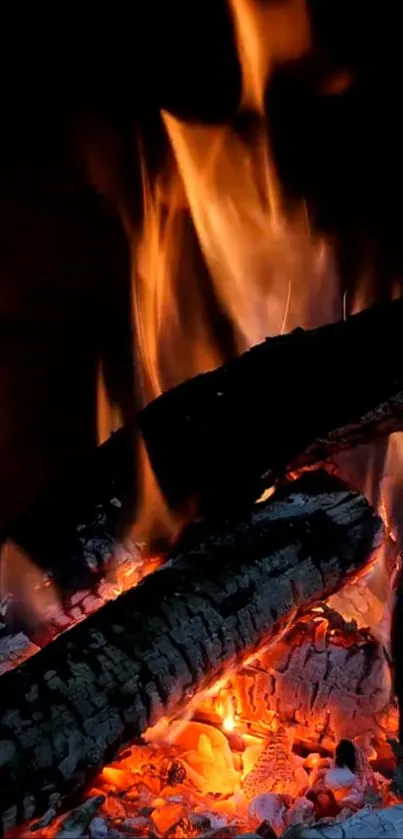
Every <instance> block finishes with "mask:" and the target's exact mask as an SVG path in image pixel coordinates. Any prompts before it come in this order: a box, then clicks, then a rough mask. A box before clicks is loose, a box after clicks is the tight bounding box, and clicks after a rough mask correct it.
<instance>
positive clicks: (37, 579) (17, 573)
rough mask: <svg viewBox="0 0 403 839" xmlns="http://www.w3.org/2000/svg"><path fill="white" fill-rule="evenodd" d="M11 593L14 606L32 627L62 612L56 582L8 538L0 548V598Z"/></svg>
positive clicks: (18, 613)
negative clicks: (47, 576) (46, 575)
mask: <svg viewBox="0 0 403 839" xmlns="http://www.w3.org/2000/svg"><path fill="white" fill-rule="evenodd" d="M6 594H8V595H11V597H12V601H13V604H14V605H13V608H14V609H15V612H16V613H17V615H18V616H19V617H20V618H24V619H25V620H28V621H29V622H30V624H31V626H32V627H35V626H39V625H42V624H44V623H46V622H47V621H51V620H52V619H53V618H54V617H55V616H57V615H58V614H59V613H60V612H61V603H60V598H59V595H58V592H57V589H56V586H55V585H54V583H53V582H52V580H51V579H50V578H46V577H45V574H44V573H43V572H41V571H40V569H39V568H38V566H37V565H35V563H34V562H33V561H32V560H31V559H30V557H29V556H28V554H27V553H25V551H23V550H22V548H20V547H18V546H17V545H15V544H14V543H13V542H11V541H8V542H6V543H5V544H4V545H3V547H2V549H1V552H0V599H1V598H2V597H3V596H4V595H6Z"/></svg>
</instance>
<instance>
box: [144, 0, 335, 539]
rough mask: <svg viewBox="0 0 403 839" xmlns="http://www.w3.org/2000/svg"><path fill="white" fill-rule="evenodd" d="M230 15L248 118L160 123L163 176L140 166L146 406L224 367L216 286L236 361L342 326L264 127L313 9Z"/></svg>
mask: <svg viewBox="0 0 403 839" xmlns="http://www.w3.org/2000/svg"><path fill="white" fill-rule="evenodd" d="M230 8H231V11H232V16H233V22H234V31H235V38H236V43H237V49H238V54H239V59H240V63H241V68H242V77H243V90H242V98H241V105H240V110H239V115H238V116H237V118H236V119H235V120H234V122H233V124H225V125H218V126H217V125H215V126H206V125H199V124H189V123H185V122H183V121H181V120H179V119H177V118H175V117H173V116H172V115H171V114H169V113H167V112H163V113H162V120H163V124H164V126H165V129H166V134H167V138H168V141H169V146H170V152H169V156H168V157H167V160H166V165H165V167H164V169H163V171H160V172H159V173H158V174H157V176H151V174H150V171H149V167H148V166H147V162H146V159H145V155H144V154H143V155H142V173H143V194H144V202H143V203H144V221H143V228H142V232H141V236H140V240H139V241H137V240H135V238H134V237H133V265H134V269H133V288H134V312H135V324H136V332H137V342H138V347H139V354H140V366H141V377H140V378H141V385H142V399H143V402H144V403H146V402H148V401H149V400H150V399H152V398H153V397H155V396H157V395H158V394H160V393H161V392H162V391H164V390H166V389H168V388H170V387H172V386H174V385H176V384H178V383H179V382H181V381H183V380H184V379H186V378H189V377H191V376H192V375H195V374H197V373H199V372H203V371H205V370H208V369H211V368H213V367H215V366H217V365H218V364H220V363H222V361H223V360H224V355H225V349H224V347H223V341H222V336H221V335H220V334H218V333H219V330H217V329H215V330H214V329H213V328H212V324H211V317H209V309H208V305H209V304H208V303H207V302H206V288H208V287H209V295H210V304H211V299H213V300H214V301H215V305H216V306H217V307H218V310H219V311H221V312H224V313H225V317H226V318H227V320H228V322H229V324H230V326H231V330H232V335H233V346H232V352H233V351H234V349H235V351H236V352H242V351H244V350H245V349H247V348H248V347H250V346H251V345H252V344H255V343H257V342H258V341H261V340H263V339H264V338H265V337H266V336H267V335H270V334H276V333H278V332H284V331H286V330H289V329H291V328H293V327H295V326H297V325H306V326H312V325H315V324H317V323H319V322H325V321H329V320H333V319H334V318H336V317H338V316H341V305H342V301H341V296H340V293H339V291H338V288H337V281H336V275H335V272H334V270H333V267H332V257H331V251H330V248H329V247H328V245H327V243H326V242H324V241H323V240H320V239H319V238H318V237H315V236H313V235H312V233H311V230H310V226H309V222H308V216H307V212H306V208H305V206H304V205H301V206H297V207H295V206H293V207H290V206H287V202H286V201H285V199H284V196H283V194H282V190H281V185H280V181H279V177H278V174H277V169H276V164H275V159H274V156H273V153H272V150H271V138H270V130H269V126H268V123H267V119H266V116H265V104H264V100H265V91H266V87H267V82H268V80H269V77H270V74H271V71H272V68H273V67H274V66H275V65H276V64H278V63H279V62H282V61H285V60H290V59H295V58H298V57H300V56H301V55H303V54H304V53H305V52H306V51H307V50H308V49H309V46H310V42H311V29H310V19H309V14H308V10H307V4H306V2H305V0H286V1H285V2H284V0H283V1H282V2H274V3H270V4H262V3H259V2H258V1H257V0H236V2H235V0H231V2H230ZM147 470H148V473H149V472H150V467H149V464H148V466H147ZM153 504H155V495H153V496H152V498H151V497H150V494H148V495H147V497H146V496H145V497H144V499H143V511H144V508H146V507H148V511H147V510H146V514H147V516H148V517H150V506H153ZM161 504H162V499H161V498H160V499H159V503H158V508H159V510H160V513H159V515H158V516H157V518H159V519H160V520H161V519H162V518H164V517H166V511H165V512H164V514H162V506H163V505H162V506H161ZM153 518H155V517H153V516H151V519H153ZM146 529H147V528H146Z"/></svg>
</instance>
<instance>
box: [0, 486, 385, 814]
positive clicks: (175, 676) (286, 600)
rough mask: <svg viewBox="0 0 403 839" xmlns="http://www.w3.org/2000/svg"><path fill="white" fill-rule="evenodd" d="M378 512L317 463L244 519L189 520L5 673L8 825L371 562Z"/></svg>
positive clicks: (0, 724)
mask: <svg viewBox="0 0 403 839" xmlns="http://www.w3.org/2000/svg"><path fill="white" fill-rule="evenodd" d="M380 529H381V525H380V522H379V519H378V518H377V517H376V516H375V514H374V512H373V510H372V509H371V508H370V507H369V505H368V503H367V502H366V500H365V499H364V498H363V497H362V496H361V495H359V494H357V493H354V492H351V491H349V490H348V489H347V488H346V487H345V485H344V484H343V483H342V482H340V481H339V480H337V479H335V478H333V477H330V476H327V475H326V474H322V473H317V474H315V473H310V474H307V475H305V476H304V477H303V478H301V479H300V480H299V481H296V482H295V483H294V484H293V485H292V486H291V487H289V488H287V489H286V490H283V491H281V492H279V493H278V495H277V496H276V497H275V498H272V499H270V500H269V501H267V502H265V503H263V504H261V505H258V506H256V507H254V508H253V509H252V510H251V511H250V512H249V514H248V515H247V516H245V517H244V518H243V519H241V520H238V521H227V522H225V523H223V524H221V526H219V527H218V526H217V528H216V529H215V530H210V531H206V530H205V529H204V528H203V527H201V528H200V529H199V528H198V527H195V528H194V529H193V531H191V532H188V535H187V539H186V540H183V541H182V544H181V545H179V546H178V547H177V549H176V552H175V553H174V554H173V555H172V556H171V558H170V561H169V562H168V563H166V564H165V566H163V568H162V569H161V570H158V571H156V572H155V573H154V574H152V575H151V576H150V577H148V578H146V579H145V580H144V581H143V582H142V583H141V584H140V585H139V586H137V587H136V588H134V589H132V590H130V591H128V592H127V593H125V594H123V595H121V596H120V597H119V598H118V599H117V600H115V601H113V602H111V603H109V604H107V605H106V606H104V607H103V608H102V609H100V610H99V611H98V612H96V613H95V614H93V615H92V616H91V617H89V618H88V619H87V620H85V621H84V622H82V623H80V624H78V625H77V626H75V627H74V628H73V629H71V630H70V631H68V632H66V633H65V634H63V635H61V636H59V638H57V639H56V640H55V641H53V642H52V643H51V644H49V645H48V646H47V647H45V648H44V649H43V650H41V652H39V653H38V654H37V655H34V656H33V657H32V658H31V659H30V660H28V661H27V662H25V663H24V664H23V665H21V666H20V667H18V668H17V669H15V670H14V671H11V672H9V673H6V674H4V675H3V676H2V678H1V694H0V789H1V797H0V824H2V826H3V829H7V828H8V827H11V826H12V825H13V824H14V823H15V822H16V821H18V820H19V819H24V818H31V817H32V816H33V815H34V813H35V812H40V811H42V810H43V809H45V808H46V807H47V806H49V802H50V801H51V798H52V795H53V794H54V793H56V792H59V793H65V792H68V791H70V790H72V789H74V788H80V787H82V786H84V784H85V783H86V782H87V781H88V780H89V779H90V777H91V776H92V774H93V773H94V772H95V771H96V770H98V769H99V768H100V767H101V766H102V765H103V763H105V762H106V761H107V760H108V759H110V758H111V757H112V756H113V755H114V754H115V753H116V751H117V749H118V748H119V747H120V746H121V745H122V744H124V743H125V742H128V741H129V740H130V739H132V738H134V737H136V736H139V735H141V734H142V732H144V730H145V729H146V728H147V727H148V726H150V725H153V724H155V723H157V722H158V720H159V719H160V718H161V717H162V716H164V715H166V714H172V713H174V712H177V711H178V710H180V708H181V707H182V706H183V704H184V703H185V702H187V701H188V700H189V698H190V697H191V696H193V695H194V694H196V693H197V692H198V691H199V690H200V689H203V688H205V687H207V686H208V685H210V684H211V683H212V682H214V681H215V680H216V679H217V678H218V677H220V676H221V675H223V674H224V673H225V671H226V668H227V667H228V666H229V665H231V664H234V662H235V661H236V660H238V661H239V660H240V659H241V658H242V656H243V655H244V654H245V653H246V652H247V653H250V652H251V651H253V650H254V649H256V648H257V647H258V646H259V644H261V643H262V641H263V640H265V641H267V639H270V638H274V637H275V636H276V634H277V633H279V632H280V631H281V630H282V629H283V627H284V626H285V625H287V622H288V621H289V620H291V619H292V618H293V616H295V614H296V612H297V610H305V609H307V608H309V606H310V605H312V602H314V601H316V600H317V599H318V598H322V597H327V596H329V595H330V594H331V593H332V592H333V591H335V590H336V589H337V588H338V587H340V585H341V584H342V583H344V582H345V580H346V578H348V576H349V575H354V574H355V573H356V572H357V571H358V570H359V569H361V568H362V567H363V566H365V564H366V562H367V561H368V557H369V555H370V554H371V552H372V550H373V547H374V544H375V543H377V542H378V541H379V538H380Z"/></svg>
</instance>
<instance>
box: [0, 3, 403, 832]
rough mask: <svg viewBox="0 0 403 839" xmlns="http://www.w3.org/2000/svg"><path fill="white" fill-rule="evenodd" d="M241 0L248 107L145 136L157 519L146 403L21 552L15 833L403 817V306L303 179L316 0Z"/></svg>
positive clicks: (10, 684) (1, 640)
mask: <svg viewBox="0 0 403 839" xmlns="http://www.w3.org/2000/svg"><path fill="white" fill-rule="evenodd" d="M230 8H231V12H232V16H233V24H234V33H235V39H236V43H237V48H238V54H239V58H240V63H241V68H242V74H243V94H242V101H241V103H240V108H239V114H238V115H237V118H236V119H235V120H234V121H233V123H231V124H230V123H228V124H226V125H220V126H202V125H197V124H190V123H186V122H184V121H181V120H179V119H177V118H176V117H173V116H172V115H171V114H169V113H167V112H163V113H162V114H161V121H162V125H163V127H164V132H165V139H166V143H167V153H166V157H165V159H164V162H163V164H162V165H161V166H160V168H159V169H158V171H157V172H155V169H154V168H152V167H151V166H150V164H149V159H148V149H147V148H146V147H145V146H144V143H142V142H140V143H139V155H140V158H141V166H142V176H143V181H142V182H143V197H144V219H143V226H142V229H141V230H140V231H139V230H138V229H137V228H136V227H135V226H134V225H133V222H132V220H131V218H130V215H129V214H128V213H127V212H126V211H125V208H124V207H123V206H122V207H120V208H119V209H120V212H121V215H122V220H123V223H124V226H125V229H126V231H127V234H128V237H129V240H130V245H131V248H132V267H133V298H134V322H135V331H136V346H137V349H138V365H139V370H138V373H139V375H138V379H139V382H140V390H141V400H142V411H141V413H140V417H139V428H140V432H141V440H140V444H139V446H138V467H139V472H140V474H141V490H142V492H141V499H140V504H139V508H138V510H137V514H136V520H135V524H134V526H133V527H132V528H131V530H130V533H129V535H128V534H127V533H126V534H125V536H124V537H122V535H121V519H122V510H123V509H124V507H125V506H126V503H127V494H128V480H127V465H128V463H129V462H131V461H132V457H133V440H134V437H135V431H136V434H137V433H138V429H136V430H135V431H134V429H133V428H127V427H125V428H121V429H120V430H118V431H117V432H116V433H115V434H114V435H112V437H111V438H110V439H108V440H107V441H106V442H104V443H103V444H102V445H101V446H100V447H99V449H98V450H97V453H96V456H95V460H94V461H93V462H92V463H91V464H90V466H89V470H90V472H91V475H92V477H91V480H90V481H87V482H86V481H84V489H83V488H82V487H81V488H78V487H72V488H69V490H68V492H69V494H70V496H71V495H73V496H74V497H75V495H76V494H77V499H78V497H79V499H78V500H77V504H76V505H75V506H74V505H73V507H71V509H74V515H72V514H71V512H70V515H69V517H68V518H67V519H66V518H64V517H63V507H64V501H63V498H64V496H63V494H62V495H61V496H59V495H56V494H55V496H54V497H53V498H52V499H47V500H46V502H45V503H41V504H39V505H38V507H37V508H36V509H34V510H33V511H32V513H31V514H30V516H28V517H26V518H24V519H23V520H21V521H19V522H17V523H15V526H14V529H13V532H12V533H11V534H10V536H11V538H10V541H9V542H8V543H7V545H6V546H5V548H4V550H3V556H2V561H1V578H0V586H1V592H0V593H1V596H2V600H1V602H0V608H1V618H0V619H1V622H2V623H1V633H2V634H1V637H0V680H1V695H0V791H1V793H0V833H1V832H3V834H4V835H5V836H7V837H19V836H27V835H31V834H32V836H35V834H36V835H38V836H41V837H42V836H43V837H65V839H67V837H81V836H83V837H84V836H85V837H87V836H88V837H92V839H102V838H103V837H105V839H107V837H109V836H111V837H126V836H127V837H128V836H136V837H137V836H139V837H154V836H156V837H167V839H176V837H177V839H181V837H183V839H185V837H215V839H224V837H236V836H241V835H243V834H248V835H250V834H253V835H254V836H256V837H261V839H273V837H275V836H289V837H290V839H291V838H292V837H297V836H298V837H301V839H304V837H306V839H308V837H311V838H312V839H314V837H318V839H319V837H324V836H326V837H333V836H334V837H338V836H343V837H344V839H350V838H351V839H354V837H360V836H362V837H364V836H370V835H374V836H375V835H380V834H382V835H384V836H390V837H392V836H396V837H399V836H402V835H403V799H402V798H401V797H400V796H401V794H402V784H401V779H400V775H399V766H400V763H399V761H400V759H401V756H402V752H401V747H400V745H399V739H400V734H401V727H402V724H401V710H402V708H401V707H400V705H401V703H402V702H403V688H402V684H401V681H402V674H401V672H400V671H401V661H403V654H401V650H400V641H399V625H400V623H399V622H401V614H400V611H399V609H401V606H399V604H400V596H401V595H400V588H399V586H400V550H401V545H400V535H399V520H398V515H397V512H396V507H397V498H398V496H397V494H396V493H397V490H398V479H399V472H400V458H401V454H400V446H401V441H400V437H399V432H401V430H402V429H403V374H402V371H401V369H400V366H399V364H400V361H399V359H400V347H399V343H400V327H401V324H402V322H403V315H402V311H403V309H402V305H403V304H402V301H401V300H392V301H390V302H387V303H383V304H382V305H378V306H376V305H375V306H374V307H369V308H367V304H368V303H369V302H370V301H368V300H365V299H364V297H363V298H362V299H355V300H348V299H347V298H346V295H345V294H340V293H339V279H338V276H337V272H336V269H335V261H334V258H333V252H332V244H331V242H330V241H327V240H326V239H325V238H324V237H323V236H319V234H317V233H316V232H315V231H314V230H312V228H311V224H310V219H309V214H308V211H307V208H306V206H305V205H304V204H303V203H300V204H296V203H295V202H290V201H289V200H288V199H287V198H286V196H285V195H284V194H283V191H282V187H281V182H280V178H279V176H278V173H277V170H276V165H275V160H274V156H273V154H272V151H271V132H270V125H269V124H268V119H267V113H266V108H265V91H266V87H267V83H268V80H269V79H270V74H271V73H272V70H273V68H275V67H276V66H277V65H278V64H281V63H282V62H285V61H296V60H298V59H300V58H302V57H303V56H305V55H306V54H307V53H309V50H310V49H311V48H312V39H313V37H314V36H313V33H312V31H311V22H310V17H309V11H308V8H307V5H306V3H305V0H286V1H285V2H274V3H268V4H261V3H258V2H256V0H232V2H230ZM350 83H352V80H351V77H350V76H349V75H348V74H347V75H346V73H345V72H344V71H343V72H342V73H340V74H339V75H337V73H335V74H334V75H333V77H332V79H330V80H327V86H328V92H329V95H336V96H337V95H339V94H340V93H342V92H343V91H344V90H345V87H346V86H348V85H349V84H350ZM206 289H207V290H206ZM374 335H376V336H377V340H376V346H374ZM322 365H323V367H324V368H325V372H326V375H323V374H322V372H321V371H320V367H321V366H322ZM376 439H378V442H379V440H384V441H387V442H385V446H384V458H383V463H382V469H381V470H380V474H379V475H375V474H374V472H373V471H372V465H371V457H370V455H371V451H372V452H373V448H372V449H371V446H372V447H373V445H374V441H375V440H376ZM136 440H137V438H136ZM363 464H364V466H363ZM370 485H371V486H372V488H371V490H370V489H369V487H370ZM61 511H62V512H61ZM49 521H50V522H51V523H52V524H51V528H50V530H49V526H48V523H49ZM46 534H48V535H46ZM49 534H50V535H49ZM46 539H48V544H45V542H46ZM57 539H58V540H60V541H62V542H63V544H64V546H65V547H64V548H61V560H60V575H59V576H58V574H57V573H55V570H54V569H55V563H53V571H52V573H45V570H46V567H47V566H50V565H51V562H50V560H51V557H52V555H53V554H54V551H55V550H58V543H57V541H56V540H57ZM156 546H157V547H156ZM76 575H77V576H78V577H80V575H81V583H80V585H78V584H77V585H75V584H74V580H75V579H76ZM83 577H85V583H82V578H83ZM67 578H68V579H69V591H66V586H65V581H66V579H67ZM61 580H63V588H64V595H63V597H61V594H60V583H61ZM392 618H393V619H392ZM395 694H396V698H395Z"/></svg>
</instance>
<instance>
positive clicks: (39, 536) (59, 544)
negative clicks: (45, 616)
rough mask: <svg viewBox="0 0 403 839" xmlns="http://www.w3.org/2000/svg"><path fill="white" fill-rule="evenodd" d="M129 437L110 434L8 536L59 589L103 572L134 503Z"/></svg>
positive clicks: (84, 583) (128, 431) (131, 436)
mask: <svg viewBox="0 0 403 839" xmlns="http://www.w3.org/2000/svg"><path fill="white" fill-rule="evenodd" d="M134 439H135V438H134V431H133V429H131V428H129V427H127V428H124V429H121V430H120V431H118V432H116V433H115V434H113V435H112V436H111V437H110V438H109V440H107V442H106V443H104V444H103V445H102V446H100V447H99V448H98V449H96V451H94V453H93V455H92V456H91V457H90V458H89V459H88V461H87V462H86V463H85V464H84V465H83V468H82V471H81V473H80V474H79V475H78V476H76V478H74V479H72V480H71V481H70V482H69V483H68V484H67V485H64V486H62V487H59V488H55V490H54V492H53V493H52V495H47V496H46V497H44V498H43V499H41V500H40V501H39V502H38V503H37V505H36V506H35V507H34V508H33V509H32V510H31V511H30V512H29V513H27V514H26V515H25V516H22V517H21V518H20V519H19V520H18V521H16V522H14V524H13V526H12V527H11V528H10V529H9V533H8V536H9V537H10V538H11V539H12V540H13V541H14V542H15V543H16V544H18V545H20V547H22V548H23V549H24V550H25V551H26V552H27V553H28V555H29V556H31V557H32V558H33V559H34V560H35V562H36V563H37V564H38V565H39V566H40V567H41V568H43V569H45V570H47V571H51V572H52V574H53V576H54V577H55V579H56V581H57V582H58V583H59V584H60V585H61V586H62V588H63V589H65V590H69V589H76V588H78V587H82V586H88V585H90V584H91V583H93V581H94V579H96V578H97V577H99V575H100V574H102V573H103V572H104V570H105V566H106V564H107V562H108V560H109V559H110V558H111V556H112V555H113V552H114V550H115V547H116V543H117V541H118V540H119V539H120V538H122V537H123V536H124V533H125V530H126V526H127V524H128V522H129V521H130V517H131V516H132V515H133V510H134V503H135V475H134V465H135V443H134Z"/></svg>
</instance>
